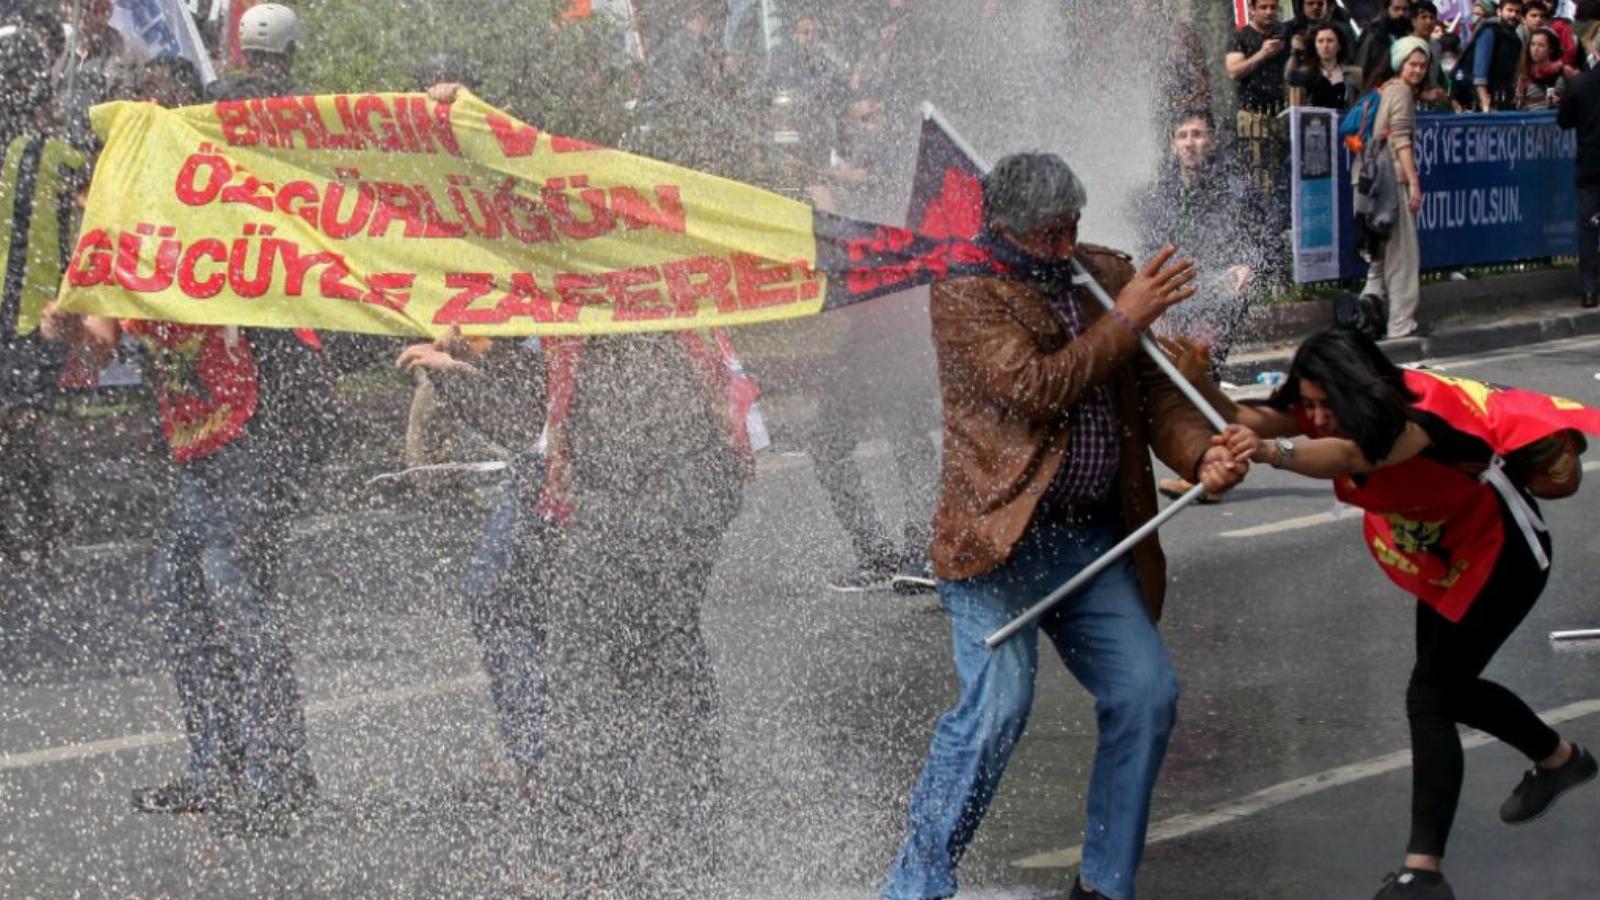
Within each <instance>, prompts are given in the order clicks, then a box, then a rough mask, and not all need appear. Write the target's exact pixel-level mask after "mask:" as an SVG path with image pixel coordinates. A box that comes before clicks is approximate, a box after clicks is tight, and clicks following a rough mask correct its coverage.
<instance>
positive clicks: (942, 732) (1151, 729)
mask: <svg viewBox="0 0 1600 900" xmlns="http://www.w3.org/2000/svg"><path fill="white" fill-rule="evenodd" d="M1119 537H1120V535H1119V533H1118V531H1117V530H1116V529H1115V528H1114V527H1112V526H1109V525H1106V526H1096V527H1088V528H1073V527H1068V526H1065V525H1059V524H1055V523H1049V522H1040V521H1038V520H1035V522H1034V524H1033V525H1032V526H1031V527H1030V529H1029V531H1028V533H1027V534H1026V535H1024V537H1023V539H1022V541H1021V542H1020V543H1019V544H1018V545H1017V547H1016V549H1015V551H1014V553H1013V555H1012V558H1011V559H1010V560H1008V561H1007V562H1006V563H1005V564H1003V565H1002V566H1001V567H1000V568H998V569H996V570H994V571H992V572H989V573H987V574H985V575H983V576H981V577H978V578H973V579H970V580H967V581H941V582H939V597H940V600H941V602H942V603H943V605H944V608H945V610H946V611H948V612H949V614H950V621H951V637H952V642H953V644H954V647H955V663H956V672H957V675H958V676H959V678H960V682H961V696H960V699H959V700H957V702H956V706H955V708H954V709H952V710H950V711H949V712H947V713H945V714H944V716H943V717H942V718H940V720H939V724H938V726H937V727H936V728H935V730H934V735H933V743H932V746H930V747H929V748H928V759H927V762H926V763H925V764H924V766H923V770H922V778H921V780H920V781H919V782H918V784H917V788H916V791H915V793H914V794H913V795H912V797H911V809H910V823H909V827H910V834H909V836H908V837H907V838H906V842H905V846H904V847H903V848H902V849H901V850H900V855H899V857H898V858H897V859H896V860H895V862H894V867H893V868H892V869H891V870H890V872H889V877H888V879H887V880H886V881H885V883H884V886H883V897H885V898H887V900H925V898H939V897H950V896H952V895H954V894H955V892H956V879H955V867H956V865H957V863H959V862H960V860H961V855H962V853H963V852H964V851H965V850H966V848H967V845H968V844H969V843H970V842H971V840H972V837H973V834H974V833H975V832H976V831H977V828H978V824H979V823H980V822H981V821H982V820H983V815H984V812H985V811H986V810H987V809H988V807H989V802H990V800H992V799H993V797H994V793H995V790H996V789H997V788H998V787H999V785H1000V777H1001V776H1002V775H1003V774H1005V769H1006V762H1007V760H1008V759H1010V757H1011V751H1012V750H1013V749H1014V748H1015V747H1016V744H1017V740H1018V739H1019V738H1020V737H1021V736H1022V732H1023V729H1024V727H1025V726H1026V724H1027V720H1028V711H1029V709H1030V708H1031V707H1032V705H1033V685H1034V675H1035V673H1036V672H1037V670H1038V661H1039V647H1038V634H1039V632H1040V631H1041V630H1042V631H1043V632H1044V633H1045V635H1046V636H1048V637H1049V638H1050V640H1051V642H1052V643H1054V644H1055V647H1056V652H1057V653H1058V654H1060V656H1061V660H1062V662H1064V663H1066V665H1067V668H1068V669H1070V670H1071V671H1072V674H1073V675H1074V676H1076V677H1077V679H1078V681H1079V682H1081V683H1082V684H1083V686H1084V687H1086V688H1088V690H1089V692H1090V693H1091V694H1093V695H1094V698H1095V715H1096V718H1097V720H1098V722H1099V740H1098V743H1097V745H1096V749H1095V758H1094V772H1093V774H1092V775H1091V776H1090V779H1089V797H1088V805H1089V809H1088V820H1087V823H1086V826H1085V829H1084V830H1085V834H1084V840H1083V869H1082V874H1081V878H1082V880H1083V883H1084V885H1085V886H1086V887H1089V888H1092V889H1095V890H1098V891H1099V892H1100V893H1102V894H1104V895H1106V896H1107V897H1112V898H1115V900H1129V898H1131V897H1133V881H1134V874H1135V872H1136V871H1137V869H1138V867H1139V858H1140V855H1141V854H1142V853H1143V850H1144V838H1145V830H1146V827H1147V826H1148V824H1149V818H1150V793H1151V790H1152V789H1153V788H1154V786H1155V781H1156V776H1157V774H1158V773H1159V772H1160V770H1161V761H1162V758H1163V757H1164V756H1165V754H1166V749H1167V738H1168V737H1169V736H1170V735H1171V733H1172V727H1173V723H1174V720H1175V711H1176V707H1177V701H1178V683H1177V678H1176V676H1175V675H1174V674H1173V671H1172V663H1171V661H1170V660H1169V659H1168V657H1167V651H1166V648H1165V647H1164V646H1163V645H1162V643H1161V637H1160V635H1159V634H1158V633H1157V631H1156V628H1155V625H1154V624H1152V623H1151V621H1150V618H1149V616H1148V615H1147V613H1146V612H1145V606H1144V599H1143V595H1142V593H1141V591H1140V589H1139V582H1138V579H1137V578H1136V576H1135V573H1134V568H1133V563H1132V561H1131V560H1128V559H1127V558H1124V559H1122V560H1121V561H1119V562H1117V563H1116V564H1114V565H1112V566H1111V567H1110V568H1108V569H1106V570H1105V571H1104V572H1102V573H1101V574H1100V575H1099V576H1098V577H1096V578H1095V579H1094V580H1093V581H1091V582H1090V583H1089V584H1088V585H1086V586H1085V587H1083V588H1081V589H1080V590H1079V591H1078V592H1077V593H1076V594H1073V595H1072V596H1070V597H1068V598H1067V599H1066V600H1065V601H1063V602H1062V603H1061V604H1060V605H1059V606H1057V607H1056V609H1055V610H1054V611H1053V612H1051V613H1049V614H1048V615H1046V616H1044V617H1043V618H1042V619H1040V620H1039V621H1038V622H1036V623H1035V624H1034V625H1031V626H1029V627H1028V628H1026V629H1024V630H1022V631H1021V632H1018V633H1017V634H1016V635H1015V636H1014V637H1012V638H1011V640H1009V641H1007V642H1006V643H1005V644H1002V645H1001V646H999V647H997V648H995V649H994V650H992V651H991V650H989V649H988V648H987V647H985V646H984V643H983V641H984V638H985V637H987V636H988V635H989V634H991V633H992V632H994V630H995V629H997V628H999V627H1000V626H1002V625H1004V624H1005V623H1006V622H1008V621H1010V620H1011V619H1012V618H1013V617H1014V616H1016V615H1017V614H1018V613H1020V612H1022V611H1023V610H1024V609H1026V608H1027V607H1028V606H1030V605H1032V604H1033V603H1035V602H1037V601H1038V600H1040V599H1043V598H1044V596H1045V595H1046V594H1048V593H1050V592H1051V591H1052V590H1054V589H1055V588H1056V587H1058V586H1060V585H1061V584H1062V583H1064V582H1065V581H1067V580H1068V579H1069V578H1071V577H1072V576H1073V575H1074V574H1075V573H1077V572H1078V571H1080V570H1082V569H1083V568H1084V567H1085V566H1087V565H1088V564H1089V563H1090V562H1092V561H1093V560H1094V559H1095V558H1097V557H1098V556H1100V555H1101V554H1102V553H1104V552H1105V551H1107V550H1109V549H1110V548H1111V547H1112V545H1114V544H1115V543H1116V542H1117V540H1118V539H1119Z"/></svg>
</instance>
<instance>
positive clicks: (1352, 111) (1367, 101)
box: [1339, 90, 1381, 150]
mask: <svg viewBox="0 0 1600 900" xmlns="http://www.w3.org/2000/svg"><path fill="white" fill-rule="evenodd" d="M1380 99H1381V98H1380V97H1379V95H1378V91H1376V90H1372V91H1367V92H1366V93H1365V94H1362V95H1361V96H1360V97H1358V98H1356V102H1355V103H1353V104H1351V106H1350V108H1349V109H1347V110H1345V112H1344V118H1342V119H1340V120H1339V137H1340V138H1342V139H1343V140H1344V142H1345V144H1346V145H1349V144H1350V143H1351V141H1350V139H1351V138H1356V139H1358V140H1359V141H1360V145H1359V146H1352V147H1351V149H1352V150H1359V149H1360V147H1365V146H1366V145H1367V142H1368V141H1370V140H1372V120H1373V119H1376V118H1377V117H1378V101H1379V100H1380Z"/></svg>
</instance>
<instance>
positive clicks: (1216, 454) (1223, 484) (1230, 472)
mask: <svg viewBox="0 0 1600 900" xmlns="http://www.w3.org/2000/svg"><path fill="white" fill-rule="evenodd" d="M1249 471H1250V463H1249V462H1248V461H1246V460H1242V459H1237V458H1235V457H1234V455H1233V453H1232V452H1230V451H1229V450H1228V448H1227V447H1226V446H1224V445H1222V444H1216V445H1214V446H1212V447H1211V448H1210V449H1208V450H1207V451H1206V454H1205V456H1202V457H1201V458H1200V483H1201V484H1203V485H1205V488H1206V493H1207V494H1208V495H1210V496H1212V497H1218V496H1221V495H1223V494H1226V493H1227V492H1229V491H1231V490H1233V489H1234V488H1236V487H1238V486H1239V483H1240V482H1242V481H1244V476H1245V473H1247V472H1249Z"/></svg>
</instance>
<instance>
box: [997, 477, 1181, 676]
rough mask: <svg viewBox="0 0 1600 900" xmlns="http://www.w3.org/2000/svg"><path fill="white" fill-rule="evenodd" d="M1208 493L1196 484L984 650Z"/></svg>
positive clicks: (1002, 630)
mask: <svg viewBox="0 0 1600 900" xmlns="http://www.w3.org/2000/svg"><path fill="white" fill-rule="evenodd" d="M1205 492H1206V488H1205V485H1203V484H1197V485H1195V486H1194V487H1192V488H1190V489H1189V492H1188V493H1187V494H1184V495H1183V496H1182V497H1179V498H1178V499H1176V500H1174V501H1172V503H1171V504H1169V505H1168V506H1167V508H1166V509H1163V510H1162V511H1161V512H1159V513H1156V515H1155V516H1154V517H1153V518H1152V519H1151V520H1150V521H1148V522H1146V523H1144V524H1143V525H1141V526H1139V528H1138V530H1136V531H1134V533H1133V534H1130V535H1128V536H1127V537H1125V538H1123V539H1122V541H1121V543H1119V544H1117V545H1116V546H1115V547H1112V548H1111V549H1110V550H1107V551H1106V552H1105V554H1104V555H1103V556H1101V557H1100V558H1099V559H1097V560H1095V561H1094V562H1092V563H1090V564H1089V565H1087V566H1085V567H1084V568H1083V570H1082V571H1080V572H1078V574H1076V575H1074V576H1072V578H1070V579H1068V581H1067V583H1066V584H1063V585H1062V586H1061V587H1058V588H1056V589H1055V590H1054V591H1051V592H1050V596H1048V597H1046V598H1044V599H1043V600H1040V601H1039V602H1038V603H1035V604H1034V605H1032V606H1030V607H1028V610H1027V612H1024V613H1023V614H1022V615H1020V616H1017V617H1016V618H1015V619H1012V620H1011V621H1009V622H1007V623H1006V624H1005V625H1004V626H1002V627H1001V628H1000V630H998V631H996V632H995V633H994V634H991V635H989V636H988V637H986V638H984V639H983V644H984V646H985V647H988V648H989V649H990V650H993V649H994V648H996V647H998V646H1000V645H1001V644H1003V643H1005V642H1006V639H1007V638H1010V637H1011V636H1012V635H1014V634H1016V633H1017V632H1019V631H1021V630H1022V629H1023V627H1024V626H1026V625H1027V624H1028V623H1029V622H1032V621H1033V620H1034V619H1037V618H1039V617H1040V616H1042V615H1044V614H1045V613H1047V612H1049V611H1050V610H1051V609H1053V608H1054V607H1055V605H1056V604H1057V603H1060V602H1061V601H1062V600H1065V599H1067V597H1068V596H1070V595H1071V594H1072V592H1073V591H1075V590H1077V589H1078V588H1080V587H1082V586H1083V585H1084V584H1085V583H1087V582H1088V581H1089V579H1091V578H1093V577H1095V576H1096V575H1099V574H1100V573H1101V572H1103V571H1105V569H1106V567H1107V566H1110V565H1111V564H1112V563H1114V562H1116V561H1117V560H1118V559H1120V558H1121V557H1122V555H1123V554H1124V553H1127V552H1128V551H1129V550H1132V549H1133V547H1134V545H1135V544H1137V543H1139V542H1140V541H1142V540H1144V539H1145V538H1147V537H1149V536H1150V535H1152V534H1154V533H1155V531H1156V529H1158V528H1160V527H1161V526H1163V525H1165V524H1167V520H1168V519H1171V518H1172V517H1173V516H1175V515H1177V514H1178V513H1179V512H1182V511H1183V509H1184V508H1185V507H1187V506H1189V505H1190V504H1192V503H1194V502H1195V501H1196V500H1199V499H1200V498H1201V496H1203V495H1204V494H1205Z"/></svg>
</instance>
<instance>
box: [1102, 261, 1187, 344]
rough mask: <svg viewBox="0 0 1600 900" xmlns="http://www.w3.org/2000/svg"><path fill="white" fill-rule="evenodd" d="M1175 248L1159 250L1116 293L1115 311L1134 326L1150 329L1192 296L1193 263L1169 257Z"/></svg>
mask: <svg viewBox="0 0 1600 900" xmlns="http://www.w3.org/2000/svg"><path fill="white" fill-rule="evenodd" d="M1177 252H1178V248H1176V247H1174V246H1172V245H1171V244H1168V245H1167V246H1165V247H1163V248H1161V252H1160V253H1157V254H1156V255H1155V256H1154V257H1153V258H1152V259H1151V260H1150V261H1149V262H1147V263H1145V264H1144V268H1142V269H1140V270H1139V273H1138V274H1137V275H1135V276H1133V279H1132V280H1131V281H1129V282H1128V284H1127V286H1126V287H1124V288H1123V289H1122V291H1121V293H1119V294H1117V304H1116V310H1117V311H1118V312H1120V313H1121V314H1122V315H1124V316H1126V317H1127V318H1128V321H1130V322H1132V323H1133V324H1134V326H1135V327H1137V328H1140V329H1144V328H1149V327H1150V326H1151V325H1152V324H1153V323H1154V322H1155V320H1156V319H1159V318H1161V314H1162V313H1164V312H1166V311H1167V310H1168V309H1170V308H1172V307H1174V306H1176V305H1178V304H1179V303H1182V302H1183V301H1185V300H1187V299H1189V298H1190V297H1193V296H1194V293H1195V287H1194V285H1193V283H1192V282H1193V281H1194V280H1195V269H1194V260H1192V259H1179V260H1177V261H1173V259H1172V257H1173V255H1174V254H1176V253H1177Z"/></svg>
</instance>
